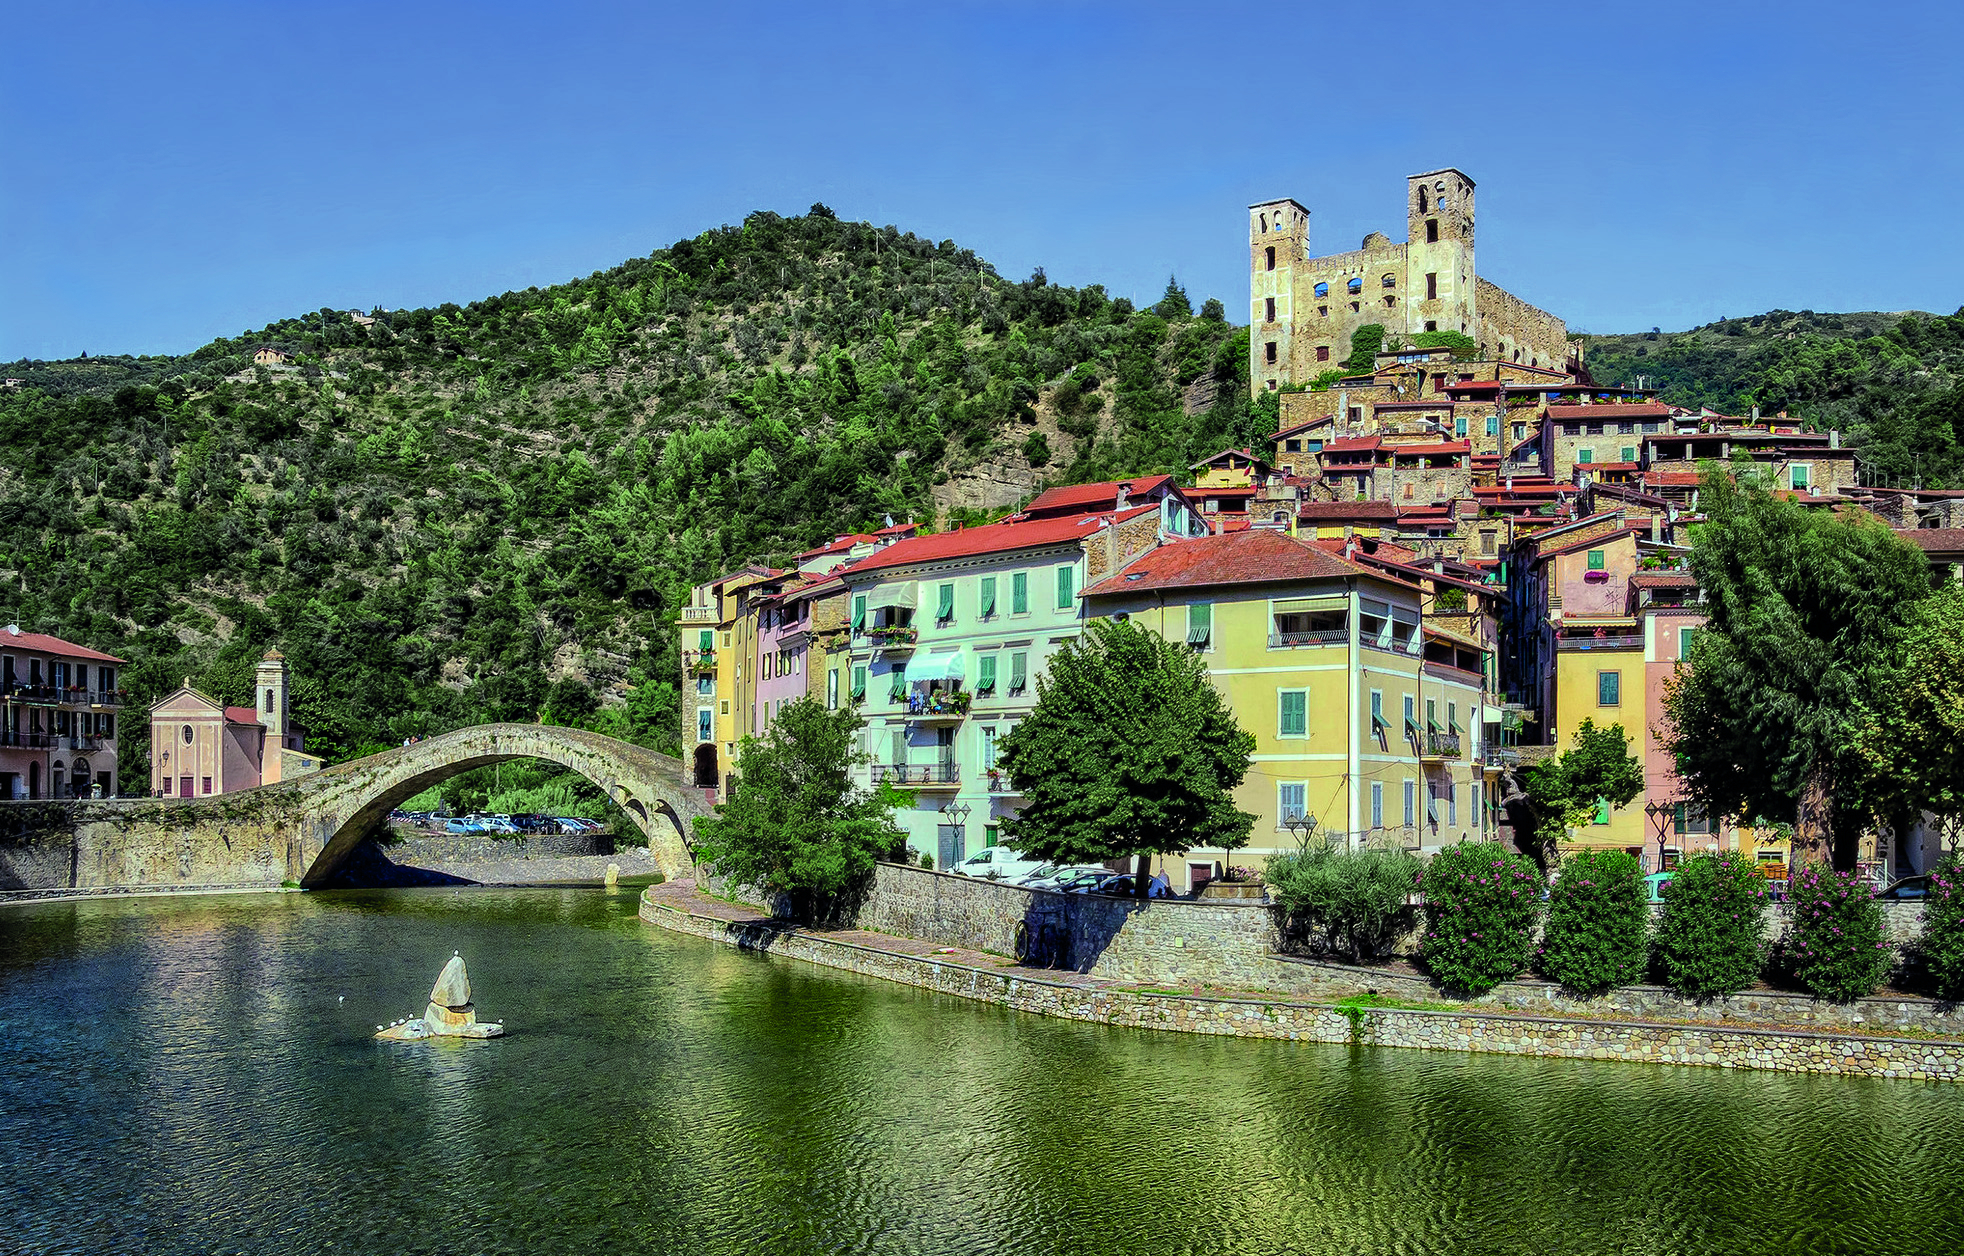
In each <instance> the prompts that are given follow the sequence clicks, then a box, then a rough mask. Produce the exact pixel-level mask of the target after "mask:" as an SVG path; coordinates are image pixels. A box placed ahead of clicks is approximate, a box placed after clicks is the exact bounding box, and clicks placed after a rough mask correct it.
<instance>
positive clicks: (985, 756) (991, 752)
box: [982, 724, 996, 772]
mask: <svg viewBox="0 0 1964 1256" xmlns="http://www.w3.org/2000/svg"><path fill="white" fill-rule="evenodd" d="M982 767H983V768H984V770H986V771H990V772H993V771H995V769H996V726H995V725H994V724H984V725H983V726H982Z"/></svg>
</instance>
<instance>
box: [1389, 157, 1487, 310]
mask: <svg viewBox="0 0 1964 1256" xmlns="http://www.w3.org/2000/svg"><path fill="white" fill-rule="evenodd" d="M1405 212H1406V222H1407V225H1408V227H1409V229H1410V232H1411V234H1410V235H1409V236H1408V237H1407V238H1408V239H1409V240H1410V241H1411V243H1410V244H1409V245H1407V246H1406V250H1407V251H1406V258H1407V263H1406V275H1407V281H1406V292H1407V294H1408V295H1407V298H1406V300H1405V303H1404V305H1405V330H1406V332H1407V333H1409V334H1414V335H1416V334H1417V333H1419V332H1426V331H1456V332H1460V333H1461V334H1463V335H1467V336H1473V337H1475V338H1477V337H1478V335H1479V330H1478V321H1477V315H1478V308H1477V304H1476V302H1475V300H1474V292H1473V275H1474V271H1473V180H1471V179H1469V178H1467V177H1466V176H1465V175H1464V174H1462V173H1460V172H1459V171H1457V170H1454V169H1453V168H1452V167H1450V166H1448V167H1446V168H1445V169H1443V170H1432V171H1428V172H1426V173H1425V174H1415V175H1412V176H1411V177H1410V178H1409V179H1407V180H1406V181H1405Z"/></svg>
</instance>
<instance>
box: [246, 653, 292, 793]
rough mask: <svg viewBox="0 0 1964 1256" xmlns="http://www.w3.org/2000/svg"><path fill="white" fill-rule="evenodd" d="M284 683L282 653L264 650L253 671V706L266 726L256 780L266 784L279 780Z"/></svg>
mask: <svg viewBox="0 0 1964 1256" xmlns="http://www.w3.org/2000/svg"><path fill="white" fill-rule="evenodd" d="M286 682H287V670H286V656H285V655H283V654H281V653H280V652H279V651H278V650H268V651H266V656H265V657H264V658H262V659H260V660H259V666H258V667H257V668H256V669H254V673H253V688H254V690H255V692H256V693H257V696H258V701H257V702H255V703H254V704H253V705H254V706H255V707H256V708H258V712H259V722H260V723H261V724H262V725H264V726H265V729H266V736H265V737H264V739H262V740H261V742H260V749H259V760H260V763H259V779H260V780H261V781H263V782H264V783H266V784H268V785H270V784H272V783H273V782H274V781H277V780H279V779H280V751H281V750H283V749H285V748H286V724H287V718H286V717H287V711H286V701H287V699H286Z"/></svg>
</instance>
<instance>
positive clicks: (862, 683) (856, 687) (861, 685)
mask: <svg viewBox="0 0 1964 1256" xmlns="http://www.w3.org/2000/svg"><path fill="white" fill-rule="evenodd" d="M865 696H866V669H865V668H863V667H855V668H853V669H852V700H853V701H854V702H858V701H859V700H860V699H862V698H864V697H865Z"/></svg>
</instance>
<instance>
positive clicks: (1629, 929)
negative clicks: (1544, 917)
mask: <svg viewBox="0 0 1964 1256" xmlns="http://www.w3.org/2000/svg"><path fill="white" fill-rule="evenodd" d="M1649 932H1650V905H1649V904H1648V902H1646V901H1645V897H1644V883H1643V865H1642V864H1640V863H1638V862H1637V860H1636V857H1635V856H1634V855H1631V854H1630V853H1629V852H1628V851H1621V850H1584V851H1578V852H1577V853H1575V854H1573V855H1570V856H1569V857H1568V858H1567V859H1566V860H1564V861H1563V862H1562V875H1561V877H1560V878H1559V879H1558V880H1557V881H1556V882H1555V884H1554V886H1553V887H1551V888H1550V889H1549V891H1548V926H1547V928H1546V929H1545V930H1543V933H1542V939H1541V950H1540V951H1539V952H1538V953H1537V956H1536V959H1537V964H1536V966H1537V967H1538V968H1540V969H1541V971H1542V972H1544V973H1546V974H1547V975H1548V976H1550V977H1552V978H1554V979H1555V980H1556V981H1559V982H1561V983H1562V984H1563V985H1564V986H1567V987H1568V988H1569V989H1570V990H1573V991H1575V992H1576V993H1577V994H1591V995H1593V994H1601V993H1603V992H1604V991H1605V990H1608V989H1610V988H1611V987H1613V986H1627V985H1629V984H1631V983H1632V982H1635V981H1641V980H1642V979H1643V973H1644V965H1645V963H1646V962H1647V960H1648V959H1649V952H1648V943H1649V938H1648V935H1649Z"/></svg>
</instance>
